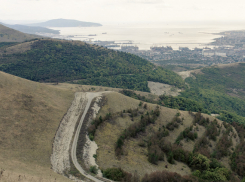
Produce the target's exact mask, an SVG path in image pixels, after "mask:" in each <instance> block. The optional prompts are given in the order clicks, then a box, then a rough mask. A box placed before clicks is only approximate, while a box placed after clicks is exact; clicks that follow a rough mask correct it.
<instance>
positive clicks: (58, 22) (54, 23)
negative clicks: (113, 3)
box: [28, 19, 102, 27]
mask: <svg viewBox="0 0 245 182" xmlns="http://www.w3.org/2000/svg"><path fill="white" fill-rule="evenodd" d="M28 26H38V27H99V26H102V25H101V24H99V23H92V22H85V21H78V20H71V19H54V20H49V21H46V22H42V23H32V24H28Z"/></svg>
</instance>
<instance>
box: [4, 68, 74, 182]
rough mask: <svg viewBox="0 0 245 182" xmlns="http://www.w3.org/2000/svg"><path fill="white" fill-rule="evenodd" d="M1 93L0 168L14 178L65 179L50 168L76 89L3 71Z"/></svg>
mask: <svg viewBox="0 0 245 182" xmlns="http://www.w3.org/2000/svg"><path fill="white" fill-rule="evenodd" d="M0 93H1V94H0V100H1V105H0V121H1V122H0V128H1V129H0V136H1V137H0V143H1V145H0V158H1V160H0V161H1V162H0V168H3V169H5V170H6V171H9V173H10V175H11V174H12V176H13V178H15V177H14V176H15V175H16V174H19V173H20V174H21V175H23V174H25V175H26V176H28V177H30V178H31V176H35V177H34V178H35V179H39V178H41V177H42V178H44V179H45V178H49V180H51V179H54V178H57V179H59V180H60V181H62V180H64V181H66V179H65V178H63V177H62V176H60V175H57V174H55V173H54V172H53V171H52V170H51V169H50V167H51V166H50V155H51V152H52V143H53V138H54V136H55V133H56V130H57V128H58V126H59V123H60V121H61V119H62V117H63V116H64V114H65V113H66V111H67V109H68V108H69V106H70V104H71V102H72V100H73V97H74V92H72V91H69V90H66V89H58V88H54V87H52V86H48V85H45V84H40V83H35V82H32V81H29V80H25V79H22V78H18V77H16V76H12V75H9V74H6V73H3V72H0ZM6 174H7V172H6ZM17 176H18V175H17ZM7 181H10V178H9V180H7Z"/></svg>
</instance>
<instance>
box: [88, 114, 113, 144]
mask: <svg viewBox="0 0 245 182" xmlns="http://www.w3.org/2000/svg"><path fill="white" fill-rule="evenodd" d="M111 117H112V115H111V113H108V114H106V116H105V117H103V118H102V117H101V116H100V117H99V118H97V119H95V120H94V121H93V122H92V124H91V125H90V126H89V127H88V134H89V138H90V140H93V139H94V135H95V131H96V129H97V128H98V126H99V125H100V124H102V123H103V122H104V121H106V120H109V119H111Z"/></svg>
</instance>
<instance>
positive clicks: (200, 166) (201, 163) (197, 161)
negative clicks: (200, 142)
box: [190, 154, 210, 171]
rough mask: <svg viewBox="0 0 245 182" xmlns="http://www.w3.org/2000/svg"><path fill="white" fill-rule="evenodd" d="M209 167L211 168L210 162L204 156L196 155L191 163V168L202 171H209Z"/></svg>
mask: <svg viewBox="0 0 245 182" xmlns="http://www.w3.org/2000/svg"><path fill="white" fill-rule="evenodd" d="M209 166H210V160H209V159H208V158H207V157H206V156H204V155H202V154H195V155H194V156H193V157H192V161H191V162H190V167H191V168H192V169H197V170H200V171H203V170H208V169H209Z"/></svg>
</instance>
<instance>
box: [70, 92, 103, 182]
mask: <svg viewBox="0 0 245 182" xmlns="http://www.w3.org/2000/svg"><path fill="white" fill-rule="evenodd" d="M102 93H103V92H97V93H93V92H87V93H86V98H87V99H88V102H87V105H86V107H85V109H84V112H83V115H82V117H81V120H80V123H79V125H78V127H77V131H76V133H75V136H74V140H73V144H72V148H71V158H72V162H73V164H74V165H75V167H76V168H77V170H78V171H79V172H80V173H81V174H83V175H84V176H86V177H87V178H89V179H91V180H92V181H95V182H103V181H101V180H99V179H97V178H95V177H94V176H91V175H90V174H87V173H86V172H85V171H84V170H83V168H82V167H81V166H80V164H79V163H78V162H77V156H76V151H77V141H78V137H79V133H80V130H81V127H82V124H83V120H84V118H85V116H86V114H87V112H88V109H89V107H90V105H91V101H92V100H93V99H94V98H95V97H98V96H100V95H101V94H102Z"/></svg>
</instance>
